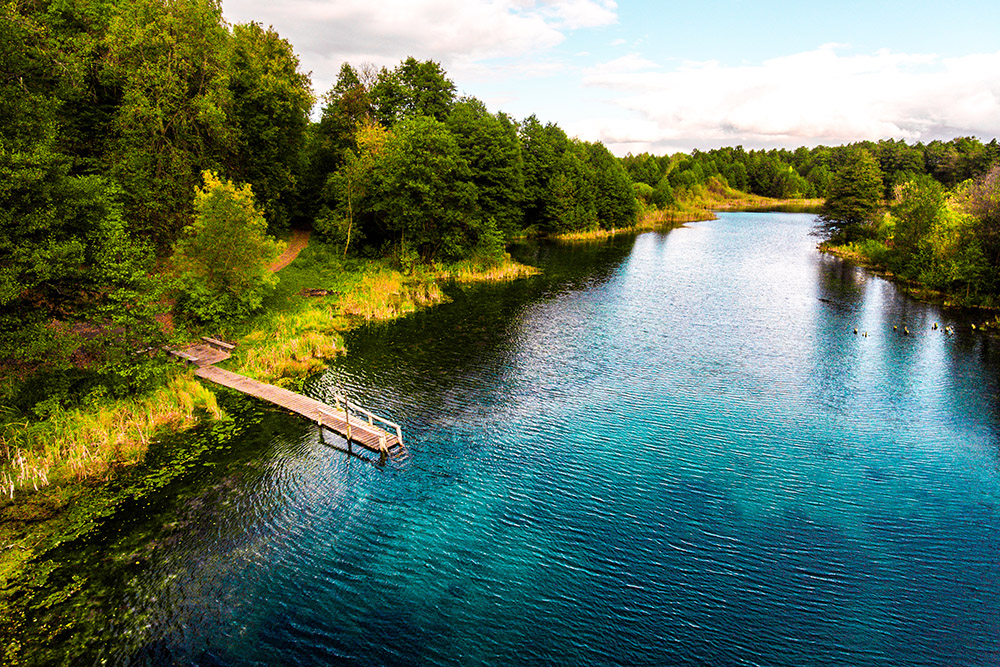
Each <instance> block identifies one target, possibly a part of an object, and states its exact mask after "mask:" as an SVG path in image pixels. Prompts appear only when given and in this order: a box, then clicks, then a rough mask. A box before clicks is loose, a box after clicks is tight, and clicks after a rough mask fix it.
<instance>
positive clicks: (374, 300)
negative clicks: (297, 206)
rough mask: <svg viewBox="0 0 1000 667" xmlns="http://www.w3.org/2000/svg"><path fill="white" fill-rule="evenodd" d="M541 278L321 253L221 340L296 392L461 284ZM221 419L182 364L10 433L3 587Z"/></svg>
mask: <svg viewBox="0 0 1000 667" xmlns="http://www.w3.org/2000/svg"><path fill="white" fill-rule="evenodd" d="M536 272H537V271H536V270H535V269H533V268H531V267H526V266H523V265H520V264H517V263H515V262H513V261H511V260H510V259H507V260H506V261H505V262H502V263H499V264H491V265H477V264H476V263H474V262H464V263H460V264H456V265H448V266H445V265H436V266H427V267H420V268H418V269H416V270H414V271H413V272H412V273H410V274H403V273H401V272H399V271H397V270H395V269H393V268H392V267H391V266H390V265H389V264H388V263H386V262H382V261H376V260H357V259H344V258H342V257H341V256H340V253H339V252H338V251H337V250H335V249H332V248H329V247H326V246H324V245H322V244H319V243H312V244H310V245H309V247H307V248H306V249H305V250H303V251H302V253H301V254H300V255H299V257H298V259H296V260H295V261H294V262H293V263H292V264H290V265H289V266H288V267H287V268H285V269H283V270H282V271H281V272H280V273H279V276H280V279H281V280H280V282H279V286H278V287H277V289H276V290H275V291H274V292H273V293H272V294H271V295H270V296H269V297H268V299H267V301H266V302H265V307H264V309H263V310H262V311H261V312H260V314H258V315H257V316H256V317H254V318H253V319H252V320H250V321H248V322H242V323H232V324H230V325H228V326H227V327H224V328H223V330H222V331H213V332H211V333H213V334H215V335H221V336H223V337H225V338H228V339H230V340H234V341H236V342H237V343H238V346H237V349H236V353H235V355H234V356H233V358H232V359H231V360H229V361H227V362H225V363H226V365H227V367H229V368H230V369H232V370H235V371H236V372H240V373H244V374H247V375H250V376H252V377H256V378H258V379H261V380H264V381H267V382H273V383H277V384H288V383H290V382H293V381H295V380H296V379H298V378H302V377H304V376H306V375H309V374H311V373H314V372H316V371H319V370H321V369H322V368H323V367H324V366H325V365H326V360H327V359H330V358H332V357H334V356H336V355H338V354H342V353H343V352H344V344H343V338H342V334H343V333H344V332H346V331H348V330H350V329H352V328H354V327H357V326H359V325H361V324H363V323H366V322H371V321H376V320H378V321H384V320H391V319H394V318H397V317H401V316H403V315H406V314H407V313H410V312H413V311H415V310H417V309H419V308H424V307H427V306H431V305H434V304H438V303H441V302H443V301H445V300H446V299H447V297H446V295H445V293H444V291H443V289H442V286H443V285H445V284H447V283H448V282H449V281H457V282H464V283H470V282H477V281H503V280H513V279H516V278H519V277H522V276H526V275H531V274H532V273H536ZM198 333H203V332H198V331H191V336H192V337H196V335H197V334H198ZM221 416H222V411H221V410H220V408H219V405H218V403H217V401H216V397H215V394H214V393H213V392H212V390H211V388H209V387H208V386H206V385H204V384H202V383H201V382H200V381H198V380H197V379H195V378H194V376H193V374H192V373H191V372H190V371H188V370H186V369H184V368H183V367H181V366H177V367H176V368H174V367H172V366H171V367H169V368H168V375H167V380H166V381H165V383H164V384H163V385H162V386H159V387H156V388H154V389H153V390H151V391H150V392H149V393H147V394H145V395H143V396H140V397H135V398H131V399H123V400H106V401H103V402H101V403H100V404H97V405H89V406H86V407H80V408H78V409H74V410H66V411H61V412H58V413H56V414H53V415H52V416H51V417H49V418H48V419H45V420H42V421H34V422H8V423H6V424H5V425H4V427H3V430H2V432H0V452H2V454H3V460H4V464H3V465H2V466H0V484H2V488H0V492H2V496H0V589H2V588H3V587H5V586H6V585H7V584H8V583H9V581H10V580H11V578H14V577H17V576H18V572H19V571H20V568H21V566H22V565H23V564H24V563H26V562H28V561H29V560H30V559H31V558H33V557H34V556H36V555H38V553H39V549H43V548H45V547H44V545H45V544H46V543H47V540H46V539H45V536H46V535H48V534H52V533H55V532H59V530H60V529H59V527H58V524H59V519H60V518H61V517H62V518H64V517H63V515H64V514H66V512H65V510H66V508H67V507H70V506H71V505H72V504H73V503H74V502H75V501H78V500H79V499H80V498H81V497H83V496H85V495H86V494H87V490H88V489H89V488H91V487H92V486H94V485H95V484H100V483H102V482H104V481H106V480H108V479H109V478H112V477H114V476H115V474H116V473H117V472H120V471H125V470H128V469H130V468H131V467H132V466H134V465H135V464H136V463H138V462H140V461H142V460H143V459H144V458H145V456H146V454H147V451H148V449H149V445H150V443H151V442H153V441H154V440H155V439H156V438H157V437H159V436H163V435H166V434H168V433H172V432H177V431H180V430H183V429H186V428H189V427H191V426H193V425H194V424H196V423H198V422H199V421H201V420H204V419H218V418H220V417H221Z"/></svg>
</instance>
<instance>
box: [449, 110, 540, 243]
mask: <svg viewBox="0 0 1000 667" xmlns="http://www.w3.org/2000/svg"><path fill="white" fill-rule="evenodd" d="M446 125H447V126H448V129H449V130H450V131H451V133H452V135H453V136H454V137H455V140H456V141H457V142H458V146H459V150H460V151H461V154H462V157H463V159H465V161H466V162H468V164H469V169H470V170H471V173H472V182H473V183H474V184H475V186H476V192H477V193H478V200H477V201H478V204H479V208H480V210H481V211H482V213H483V215H484V216H486V217H492V218H493V219H494V220H495V221H496V225H497V227H498V228H499V229H500V231H501V232H502V233H503V234H504V237H505V238H511V237H513V236H514V235H515V234H516V233H517V232H518V231H520V227H521V221H522V220H523V218H524V212H523V209H522V208H521V204H522V202H523V200H524V161H523V158H522V156H521V142H520V141H519V140H518V137H517V128H516V127H515V126H514V124H513V123H512V122H511V121H510V119H509V118H507V117H506V116H504V115H502V114H501V115H497V116H494V115H492V114H491V113H490V112H489V111H487V110H486V106H485V105H484V104H483V103H482V102H480V101H479V100H476V99H464V100H460V101H459V102H456V103H455V105H454V106H453V107H452V109H451V112H450V113H449V114H448V119H447V121H446Z"/></svg>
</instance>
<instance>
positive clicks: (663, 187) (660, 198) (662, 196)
mask: <svg viewBox="0 0 1000 667" xmlns="http://www.w3.org/2000/svg"><path fill="white" fill-rule="evenodd" d="M676 201H677V200H676V199H675V198H674V189H673V188H672V187H671V186H670V176H669V175H668V174H664V175H663V177H662V178H661V179H660V182H659V183H657V184H656V187H655V188H653V204H654V205H655V206H656V207H657V208H659V209H665V208H667V207H668V206H673V205H674V204H675V203H676Z"/></svg>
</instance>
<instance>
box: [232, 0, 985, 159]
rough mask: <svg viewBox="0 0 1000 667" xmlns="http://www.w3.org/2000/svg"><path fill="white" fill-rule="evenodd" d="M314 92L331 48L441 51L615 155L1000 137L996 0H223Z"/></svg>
mask: <svg viewBox="0 0 1000 667" xmlns="http://www.w3.org/2000/svg"><path fill="white" fill-rule="evenodd" d="M222 1H223V12H224V14H225V16H226V19H227V20H228V21H229V22H230V23H242V22H245V21H257V22H259V23H262V24H264V25H265V26H267V25H270V26H273V27H274V29H275V30H276V31H277V32H278V33H279V34H280V35H281V36H282V37H284V38H286V39H288V40H289V41H290V42H291V43H292V45H293V46H294V47H295V51H296V53H297V54H298V55H299V58H300V60H301V65H302V69H303V70H304V71H309V72H311V73H312V81H313V87H314V90H315V92H316V94H317V95H318V96H319V95H322V94H323V93H324V92H326V91H328V90H329V89H330V88H331V87H332V85H333V82H334V81H335V80H336V77H337V72H338V71H339V70H340V66H341V64H342V63H344V62H349V63H351V64H352V65H354V66H356V67H357V66H360V65H362V64H365V63H371V64H374V65H376V66H379V67H381V66H383V65H384V66H387V67H389V68H390V69H391V68H392V67H394V66H395V65H397V64H398V63H399V62H400V61H401V60H403V59H404V58H406V57H408V56H413V57H414V58H417V59H418V60H434V61H437V62H439V63H441V65H442V66H443V67H444V69H445V70H446V71H447V73H448V76H449V77H450V78H451V79H452V80H453V81H454V83H455V86H456V88H457V91H458V93H459V94H460V95H469V96H474V97H477V98H479V99H480V100H482V101H483V102H484V103H485V104H486V105H487V107H489V108H490V109H491V110H492V111H503V112H505V113H507V114H508V115H510V116H512V117H514V118H517V119H523V118H526V117H527V116H529V115H531V114H535V115H536V116H537V117H538V118H539V119H540V120H542V121H543V122H550V121H551V122H555V123H557V124H558V125H559V126H560V127H562V128H563V129H564V130H566V132H567V133H568V134H570V135H571V136H576V137H579V138H580V139H583V140H586V141H601V142H603V143H604V144H605V145H607V146H608V148H609V149H611V150H612V152H614V153H615V154H617V155H625V154H626V153H633V154H638V153H641V152H644V151H649V152H652V153H655V154H657V155H662V154H667V153H674V152H677V151H684V152H690V151H691V150H692V149H699V150H709V149H711V148H717V147H720V146H736V145H742V146H744V147H745V148H748V149H749V148H795V147H798V146H816V145H820V144H824V145H839V144H844V143H849V142H853V141H860V140H864V139H870V140H879V139H887V138H893V139H902V140H905V141H907V142H908V143H913V142H916V141H923V142H927V141H931V140H934V139H951V138H953V137H957V136H977V137H979V138H980V139H982V140H984V141H989V140H990V139H992V138H994V137H998V136H1000V2H997V1H996V0H978V1H968V0H951V2H944V1H942V0H933V1H925V0H907V1H905V2H903V1H880V0H864V1H857V0H840V1H838V2H827V1H826V0H799V1H798V2H783V1H777V0H755V1H753V2H751V1H750V0H729V1H726V2H723V1H720V0H687V1H685V2H675V1H673V0H669V1H660V2H656V1H653V0H620V1H618V2H615V1H614V0H281V1H280V2H275V1H274V0H222Z"/></svg>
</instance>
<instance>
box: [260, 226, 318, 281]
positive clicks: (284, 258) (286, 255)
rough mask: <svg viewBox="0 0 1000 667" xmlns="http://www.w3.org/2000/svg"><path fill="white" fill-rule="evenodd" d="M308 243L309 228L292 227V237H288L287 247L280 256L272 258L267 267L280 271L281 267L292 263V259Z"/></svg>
mask: <svg viewBox="0 0 1000 667" xmlns="http://www.w3.org/2000/svg"><path fill="white" fill-rule="evenodd" d="M307 245H309V230H308V229H293V230H292V238H290V239H288V247H287V248H285V252H283V253H281V257H279V258H278V259H276V260H274V263H273V264H271V266H269V267H268V268H269V269H271V271H281V270H282V269H283V268H285V267H286V266H288V265H289V264H291V263H292V260H293V259H295V258H296V257H298V256H299V253H300V252H302V249H303V248H305V247H306V246H307Z"/></svg>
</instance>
